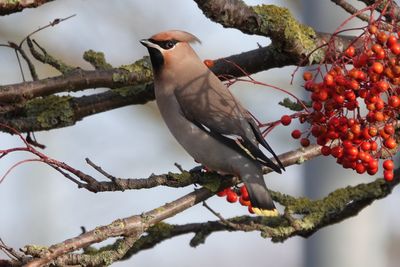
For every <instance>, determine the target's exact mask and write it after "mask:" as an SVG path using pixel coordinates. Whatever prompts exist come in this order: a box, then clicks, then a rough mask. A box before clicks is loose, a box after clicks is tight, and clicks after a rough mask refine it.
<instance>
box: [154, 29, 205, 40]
mask: <svg viewBox="0 0 400 267" xmlns="http://www.w3.org/2000/svg"><path fill="white" fill-rule="evenodd" d="M151 39H153V40H156V41H166V40H176V41H179V42H187V43H195V42H198V43H201V41H200V39H199V38H197V37H196V36H194V35H193V34H191V33H188V32H185V31H179V30H170V31H166V32H160V33H157V34H155V35H153V36H152V37H151Z"/></svg>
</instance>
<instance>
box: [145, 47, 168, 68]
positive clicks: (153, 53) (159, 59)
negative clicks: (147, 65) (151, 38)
mask: <svg viewBox="0 0 400 267" xmlns="http://www.w3.org/2000/svg"><path fill="white" fill-rule="evenodd" d="M147 49H148V50H149V55H150V60H151V65H153V70H154V72H159V71H160V70H161V67H162V66H163V65H164V57H163V55H162V54H161V52H160V51H159V50H158V49H156V48H153V47H147Z"/></svg>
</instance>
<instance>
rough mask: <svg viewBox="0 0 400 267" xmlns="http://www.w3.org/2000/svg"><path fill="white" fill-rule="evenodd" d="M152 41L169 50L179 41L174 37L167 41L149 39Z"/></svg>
mask: <svg viewBox="0 0 400 267" xmlns="http://www.w3.org/2000/svg"><path fill="white" fill-rule="evenodd" d="M149 41H150V42H152V43H153V44H156V45H159V46H160V47H161V48H162V49H165V50H168V49H171V48H173V47H174V46H175V45H176V44H177V43H179V41H177V40H175V39H172V40H166V41H157V40H154V39H149Z"/></svg>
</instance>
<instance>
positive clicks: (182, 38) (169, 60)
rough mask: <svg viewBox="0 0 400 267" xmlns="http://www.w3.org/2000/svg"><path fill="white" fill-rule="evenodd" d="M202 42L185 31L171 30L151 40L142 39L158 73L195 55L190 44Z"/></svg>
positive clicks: (156, 35) (154, 36)
mask: <svg viewBox="0 0 400 267" xmlns="http://www.w3.org/2000/svg"><path fill="white" fill-rule="evenodd" d="M194 42H199V43H200V40H199V39H198V38H197V37H196V36H194V35H193V34H190V33H188V32H185V31H178V30H171V31H166V32H160V33H157V34H155V35H153V36H152V37H150V38H149V39H142V40H140V43H141V44H142V45H144V46H145V47H147V49H148V50H149V54H150V58H151V63H152V65H153V69H154V71H155V72H156V73H157V72H159V71H160V70H161V69H162V68H164V67H166V66H168V65H174V64H178V63H179V62H181V61H182V59H184V58H186V57H190V56H193V55H195V56H196V57H197V55H196V54H195V52H194V51H193V49H192V48H191V47H190V45H189V44H190V43H194Z"/></svg>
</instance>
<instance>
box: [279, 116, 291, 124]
mask: <svg viewBox="0 0 400 267" xmlns="http://www.w3.org/2000/svg"><path fill="white" fill-rule="evenodd" d="M291 122H292V118H291V117H290V116H289V115H283V116H282V117H281V123H282V125H285V126H287V125H289V124H290V123H291Z"/></svg>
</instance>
